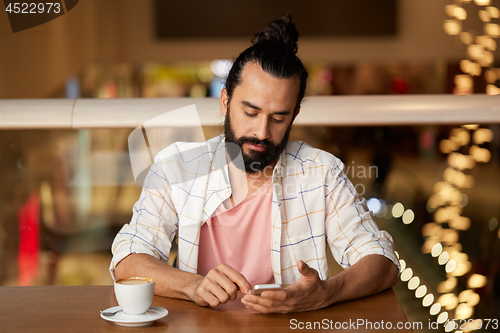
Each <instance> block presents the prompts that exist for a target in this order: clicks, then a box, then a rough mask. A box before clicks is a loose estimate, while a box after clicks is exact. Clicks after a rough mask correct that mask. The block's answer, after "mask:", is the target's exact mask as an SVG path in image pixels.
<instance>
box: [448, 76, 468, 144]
mask: <svg viewBox="0 0 500 333" xmlns="http://www.w3.org/2000/svg"><path fill="white" fill-rule="evenodd" d="M457 76H460V79H459V81H460V80H464V82H465V81H468V80H472V78H471V77H470V76H468V75H457ZM457 76H455V79H456V78H457ZM455 83H457V82H455ZM450 135H451V137H452V139H453V140H456V141H457V142H458V143H459V144H461V145H462V146H463V145H466V144H468V143H469V141H470V134H469V131H467V130H465V129H463V128H454V129H452V130H451V132H450Z"/></svg>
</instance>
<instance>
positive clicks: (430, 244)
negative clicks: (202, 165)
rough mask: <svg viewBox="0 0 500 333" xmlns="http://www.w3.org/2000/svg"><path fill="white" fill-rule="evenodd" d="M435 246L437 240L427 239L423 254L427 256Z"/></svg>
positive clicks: (423, 245) (423, 246)
mask: <svg viewBox="0 0 500 333" xmlns="http://www.w3.org/2000/svg"><path fill="white" fill-rule="evenodd" d="M434 244H436V240H434V239H430V238H429V239H427V240H426V241H425V242H424V244H422V248H421V250H422V253H423V254H427V253H431V249H432V247H433V246H434Z"/></svg>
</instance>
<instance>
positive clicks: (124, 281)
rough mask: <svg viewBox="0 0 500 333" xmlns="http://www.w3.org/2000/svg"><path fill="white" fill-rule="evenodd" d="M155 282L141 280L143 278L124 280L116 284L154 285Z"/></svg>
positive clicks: (146, 279) (148, 279)
mask: <svg viewBox="0 0 500 333" xmlns="http://www.w3.org/2000/svg"><path fill="white" fill-rule="evenodd" d="M153 281H154V280H153V279H150V278H141V277H132V278H123V279H119V280H117V281H116V283H119V284H124V285H143V284H148V283H152V282H153Z"/></svg>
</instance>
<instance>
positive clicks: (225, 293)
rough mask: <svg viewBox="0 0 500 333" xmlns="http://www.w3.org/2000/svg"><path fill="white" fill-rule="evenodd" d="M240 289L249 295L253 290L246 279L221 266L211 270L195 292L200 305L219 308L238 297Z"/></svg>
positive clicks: (225, 266)
mask: <svg viewBox="0 0 500 333" xmlns="http://www.w3.org/2000/svg"><path fill="white" fill-rule="evenodd" d="M238 287H239V288H240V289H241V290H242V291H244V292H245V291H246V292H247V293H248V290H249V288H251V286H250V283H248V281H247V280H246V279H245V277H244V276H243V275H242V274H241V273H239V272H237V271H235V270H234V269H233V268H231V267H229V266H227V265H222V264H221V265H219V266H217V267H216V268H214V269H212V270H210V271H209V272H208V273H207V275H206V276H205V277H203V279H202V280H201V281H200V283H199V284H198V286H197V287H196V290H195V298H196V299H195V300H194V301H195V302H196V303H197V304H198V305H201V306H206V305H211V306H217V305H219V304H220V303H227V302H228V301H229V300H235V299H236V298H237V297H238Z"/></svg>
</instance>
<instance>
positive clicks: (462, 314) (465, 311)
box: [455, 303, 473, 319]
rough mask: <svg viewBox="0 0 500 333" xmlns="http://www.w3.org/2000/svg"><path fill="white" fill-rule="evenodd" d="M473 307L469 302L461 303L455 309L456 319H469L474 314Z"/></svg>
mask: <svg viewBox="0 0 500 333" xmlns="http://www.w3.org/2000/svg"><path fill="white" fill-rule="evenodd" d="M472 313H473V309H472V307H471V306H469V305H468V304H465V303H462V304H459V305H458V306H457V308H456V310H455V319H467V318H470V317H471V316H472Z"/></svg>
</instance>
